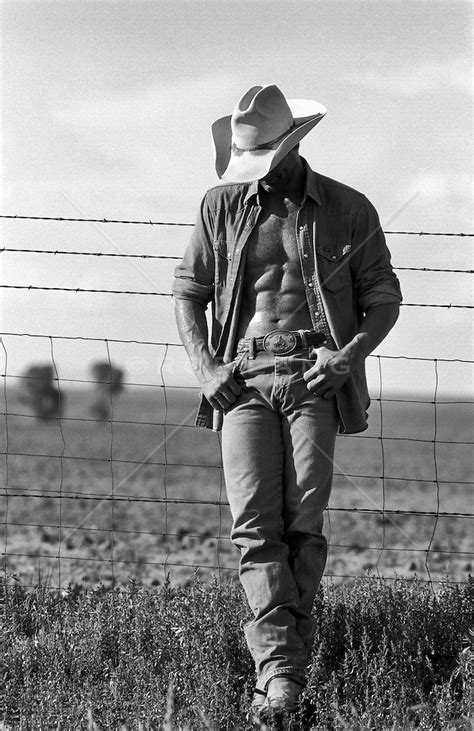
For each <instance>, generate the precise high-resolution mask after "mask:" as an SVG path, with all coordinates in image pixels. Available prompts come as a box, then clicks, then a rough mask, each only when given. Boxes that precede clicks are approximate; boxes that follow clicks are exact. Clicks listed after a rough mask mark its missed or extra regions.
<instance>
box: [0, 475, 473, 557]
mask: <svg viewBox="0 0 474 731" xmlns="http://www.w3.org/2000/svg"><path fill="white" fill-rule="evenodd" d="M193 466H195V465H193ZM346 476H347V477H350V475H346ZM377 479H381V478H380V477H378V478H377ZM389 479H390V478H389ZM15 489H18V488H15V487H13V488H10V489H9V491H8V497H9V498H12V497H23V498H24V497H28V498H30V499H46V498H48V499H50V500H73V501H74V502H77V501H79V500H87V501H97V502H101V503H109V502H121V503H154V504H158V505H168V504H173V505H195V506H197V505H208V506H211V505H213V506H216V507H226V508H227V507H228V506H229V502H228V501H227V500H217V499H216V500H211V499H208V500H204V499H203V498H199V499H198V498H196V499H191V498H179V497H170V496H169V495H167V496H166V497H157V496H155V495H133V494H130V495H126V494H123V493H121V494H120V495H117V494H115V495H111V494H110V493H109V494H107V493H99V494H90V493H85V492H77V491H76V492H65V491H62V490H59V489H58V490H50V489H47V488H46V489H44V490H43V492H36V493H33V492H30V491H29V490H26V489H25V490H23V489H21V488H20V489H21V492H13V491H12V490H15ZM1 494H2V493H1V492H0V495H1ZM326 510H327V511H328V512H330V513H331V512H332V513H360V514H363V515H418V516H423V517H426V518H436V516H438V517H441V518H462V519H467V520H472V519H474V513H461V512H458V511H456V512H455V511H446V512H443V511H437V510H414V509H413V510H403V509H398V510H396V509H395V508H393V509H389V508H358V507H355V506H352V507H350V508H344V507H337V506H331V507H329V508H326ZM144 532H145V533H147V531H144ZM473 555H474V552H473Z"/></svg>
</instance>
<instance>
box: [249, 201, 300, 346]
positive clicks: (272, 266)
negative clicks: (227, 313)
mask: <svg viewBox="0 0 474 731" xmlns="http://www.w3.org/2000/svg"><path fill="white" fill-rule="evenodd" d="M261 202H262V212H261V213H260V216H259V219H258V223H257V226H256V227H255V229H254V231H253V232H252V235H251V236H250V239H249V242H248V251H247V260H246V266H245V276H244V289H243V295H242V305H241V311H240V317H239V326H238V333H237V336H238V337H260V336H262V335H265V334H266V333H268V332H270V331H271V330H277V329H284V330H301V329H304V330H311V329H312V323H311V318H310V315H309V310H308V306H307V302H306V294H305V288H304V283H303V278H302V275H301V264H300V259H299V254H298V245H297V240H296V216H297V213H298V210H299V206H298V205H297V203H296V202H295V201H294V200H291V199H290V198H283V197H281V196H277V195H271V194H268V193H265V194H262V196H261Z"/></svg>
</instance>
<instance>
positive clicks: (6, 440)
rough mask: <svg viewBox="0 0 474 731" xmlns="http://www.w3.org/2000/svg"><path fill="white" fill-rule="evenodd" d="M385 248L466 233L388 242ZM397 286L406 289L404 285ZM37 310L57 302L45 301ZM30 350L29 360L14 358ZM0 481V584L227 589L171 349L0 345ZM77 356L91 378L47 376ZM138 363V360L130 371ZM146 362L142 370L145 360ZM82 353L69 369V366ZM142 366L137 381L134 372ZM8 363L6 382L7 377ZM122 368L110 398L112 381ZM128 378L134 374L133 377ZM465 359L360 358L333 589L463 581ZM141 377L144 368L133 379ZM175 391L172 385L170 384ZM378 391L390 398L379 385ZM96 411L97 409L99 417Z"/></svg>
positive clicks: (206, 463)
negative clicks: (366, 411)
mask: <svg viewBox="0 0 474 731" xmlns="http://www.w3.org/2000/svg"><path fill="white" fill-rule="evenodd" d="M2 218H10V219H16V220H17V221H19V220H30V221H38V220H40V221H44V222H56V223H57V222H59V223H61V222H65V221H68V222H70V223H77V224H80V225H83V226H85V225H86V224H90V223H94V224H95V225H98V226H102V225H105V224H120V225H124V226H125V225H127V226H163V227H169V226H189V224H179V223H172V222H157V221H154V222H152V221H120V220H107V219H101V220H100V219H63V218H53V217H34V216H2ZM386 234H387V235H390V236H397V235H398V236H428V235H429V236H442V237H447V236H452V237H468V236H469V237H472V236H473V234H463V233H459V234H453V233H440V232H429V233H428V232H413V231H387V232H386ZM2 252H3V253H4V254H8V253H12V254H15V255H20V254H21V255H22V256H44V257H51V258H53V259H56V257H72V260H73V261H74V260H75V259H76V258H79V257H97V258H102V259H108V258H112V257H113V258H116V259H125V260H126V259H131V260H134V259H141V260H147V259H151V260H158V262H159V263H160V265H161V262H165V261H169V262H171V261H172V260H175V259H179V258H180V257H178V256H167V255H164V254H163V255H155V254H144V253H132V254H130V253H125V252H120V253H114V252H110V251H106V252H103V251H80V250H69V249H65V248H63V249H51V248H35V249H32V248H26V247H18V248H14V247H7V246H5V247H3V248H2ZM397 269H398V270H399V271H401V272H402V271H417V272H423V273H425V272H435V273H436V272H443V273H445V272H448V273H450V274H452V275H456V276H467V275H472V270H470V269H463V268H448V269H442V268H430V267H397ZM401 276H403V275H401ZM1 288H2V289H4V290H11V289H21V290H23V289H25V290H29V291H30V292H32V291H36V292H38V291H41V292H51V293H52V292H71V293H72V292H74V293H77V294H78V295H82V294H84V293H89V294H91V293H100V294H107V295H110V296H112V295H128V296H134V297H140V298H145V297H146V298H148V297H156V298H163V297H164V298H168V297H170V293H169V291H166V290H165V289H164V288H163V291H156V287H155V288H154V289H152V290H150V291H141V290H134V289H128V288H119V289H109V288H102V287H62V286H61V287H56V286H41V285H40V284H37V283H34V282H31V283H30V282H27V283H19V284H9V285H7V284H2V285H1ZM50 296H55V295H53V294H51V295H50ZM404 307H411V308H430V309H431V308H435V311H436V308H443V309H450V310H453V311H456V310H461V309H465V310H469V309H472V306H470V305H465V304H462V303H451V302H449V303H422V302H407V303H405V304H404ZM26 344H28V351H26V350H25V347H26ZM20 345H21V349H20V350H21V353H23V355H22V358H24V353H25V352H28V355H29V359H30V360H33V361H35V362H36V361H39V360H40V359H41V360H42V361H47V362H48V363H49V365H50V367H51V369H52V370H51V384H52V386H53V391H54V392H55V393H56V397H55V398H56V404H55V408H56V411H55V410H54V408H53V409H52V411H51V413H50V414H49V415H48V414H46V415H45V414H43V416H42V417H41V418H38V415H37V414H35V412H34V409H33V408H32V404H31V399H28V397H27V395H25V393H26V390H25V385H26V384H27V383H30V384H31V383H32V382H34V381H35V380H38V381H43V380H44V374H41V373H40V374H38V373H37V372H32V371H30V372H25V371H24V369H23V368H21V367H20V365H19V364H20V362H23V361H22V359H21V358H19V357H18V352H20V351H19V350H18V348H19V346H20ZM1 350H2V352H3V363H4V368H3V373H2V376H3V390H2V394H3V408H2V409H1V416H2V419H3V428H2V455H3V467H4V479H3V486H2V499H3V503H4V510H3V515H4V519H3V525H4V536H3V554H4V561H5V572H6V575H7V577H9V578H11V577H12V576H17V577H19V578H20V579H21V580H22V581H23V582H24V583H37V582H38V581H39V580H41V581H45V580H47V581H48V583H49V585H51V586H59V587H64V586H67V585H68V584H70V583H85V584H93V583H95V582H97V581H102V582H104V583H106V584H120V585H123V584H124V583H126V582H127V581H128V580H142V581H144V582H147V583H150V584H152V585H153V584H157V583H161V582H162V581H163V580H164V579H165V578H166V576H167V575H168V574H170V575H171V578H172V579H176V580H184V579H185V578H186V577H188V576H189V575H190V574H192V573H193V572H194V571H195V570H199V571H200V572H201V574H203V575H207V574H209V573H211V572H215V571H218V572H219V574H220V575H227V574H230V575H233V574H234V573H235V571H236V568H237V556H236V552H235V550H234V549H233V548H232V546H231V544H230V541H229V538H228V534H229V527H230V518H229V511H228V504H227V501H226V497H225V485H224V478H223V473H222V466H221V452H220V436H219V435H218V434H214V433H209V432H207V431H206V432H204V431H202V430H196V429H194V428H193V419H194V413H195V409H196V404H197V390H196V388H195V387H194V386H193V385H189V384H190V383H192V381H190V380H189V378H187V377H186V376H185V375H183V374H181V375H179V374H178V368H179V364H181V363H183V362H184V361H185V354H184V351H183V350H182V346H181V345H180V344H179V343H178V342H170V341H169V339H166V338H163V339H156V340H146V339H140V338H136V339H125V338H100V337H97V338H94V337H87V336H83V335H78V334H75V333H70V334H67V335H52V334H47V333H32V332H4V333H2V349H1ZM58 352H59V353H60V356H61V357H62V358H65V357H66V356H67V359H68V360H69V361H71V362H78V361H80V360H81V358H83V355H84V353H87V354H88V357H89V359H90V358H91V357H92V358H93V359H94V360H95V361H96V362H101V363H102V365H103V366H104V367H105V370H103V373H105V376H104V375H102V376H100V375H99V377H97V373H96V374H95V375H94V374H92V375H91V376H90V377H88V378H85V377H78V376H77V373H74V372H73V373H72V375H71V377H68V376H67V375H64V372H63V371H62V369H61V365H60V363H59V360H60V358H58ZM137 353H138V356H137ZM144 353H146V357H145V358H144V357H143V354H144ZM81 354H82V355H81ZM145 361H146V362H147V363H153V364H154V367H153V368H151V369H148V371H147V373H148V372H150V373H152V374H154V377H152V378H147V377H146V374H147V373H145V375H144V371H143V369H142V370H141V371H140V368H139V367H138V366H139V365H140V363H142V364H143V363H144V362H145ZM12 363H13V367H12ZM124 364H125V380H124V382H123V389H122V390H120V389H118V390H117V389H114V388H112V386H111V383H110V381H111V379H110V376H107V373H109V374H111V373H112V372H113V369H114V368H115V367H116V366H117V365H118V366H122V365H124ZM137 364H138V366H137ZM460 368H461V369H468V368H472V360H466V359H460V358H436V359H430V358H421V357H417V356H415V355H411V354H400V355H396V356H385V355H384V356H370V358H369V371H370V373H371V391H372V393H371V395H372V401H373V405H372V407H371V425H370V428H369V430H368V431H367V432H364V433H363V434H360V435H355V436H351V437H341V438H340V439H339V440H338V448H337V452H336V458H335V479H334V489H333V497H332V502H331V505H330V507H329V509H328V510H327V519H326V533H327V536H328V541H329V558H328V566H327V577H328V579H329V580H333V581H338V580H343V579H346V578H348V577H353V576H357V575H360V574H361V573H364V572H366V571H370V572H371V575H373V576H374V577H379V576H385V577H387V578H393V577H394V576H395V575H405V576H407V577H412V576H414V575H417V576H418V577H419V578H422V579H425V580H427V581H440V580H443V578H444V577H445V576H448V575H449V577H450V578H451V579H452V580H455V581H462V580H464V579H465V578H466V576H467V574H468V573H470V571H471V566H472V563H471V562H472V556H473V553H474V552H473V549H472V543H471V539H470V529H471V528H472V518H473V514H472V513H471V512H469V510H468V508H467V507H466V506H468V505H469V494H470V490H471V487H472V484H473V481H472V475H471V474H470V461H471V450H472V443H473V441H472V434H471V432H470V419H469V416H470V414H469V411H470V409H471V407H472V402H471V401H469V400H467V399H465V398H464V397H462V398H459V397H457V396H456V397H453V396H452V395H451V392H450V389H447V390H448V393H447V394H446V393H445V390H446V389H445V386H446V385H449V386H451V380H452V379H453V378H454V377H455V374H456V373H457V372H458V371H459V369H460ZM145 370H146V369H145ZM415 371H416V372H417V374H418V378H419V377H420V374H421V377H422V378H424V379H425V380H426V381H427V380H428V379H429V378H431V379H432V384H433V385H432V388H431V389H430V391H429V392H426V389H425V393H424V395H423V397H418V396H416V395H409V394H408V395H406V396H404V395H402V396H400V394H398V393H391V392H390V390H389V389H390V384H393V382H394V379H393V375H394V373H397V377H399V378H400V379H401V381H402V382H407V380H409V379H410V377H411V376H412V375H413V373H414V372H415ZM180 379H181V380H180ZM387 383H388V386H387V385H386V384H387ZM98 402H99V404H100V405H101V410H100V409H99V410H98V408H97V403H98Z"/></svg>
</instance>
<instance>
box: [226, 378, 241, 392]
mask: <svg viewBox="0 0 474 731" xmlns="http://www.w3.org/2000/svg"><path fill="white" fill-rule="evenodd" d="M227 385H228V386H229V388H230V390H231V391H232V393H233V394H234V395H235V396H238V395H239V394H240V393H242V387H241V386H240V385H239V384H238V383H237V381H229V383H228V384H227Z"/></svg>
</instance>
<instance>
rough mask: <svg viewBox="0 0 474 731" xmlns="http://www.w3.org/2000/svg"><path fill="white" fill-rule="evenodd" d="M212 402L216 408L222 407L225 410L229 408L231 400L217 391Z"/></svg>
mask: <svg viewBox="0 0 474 731" xmlns="http://www.w3.org/2000/svg"><path fill="white" fill-rule="evenodd" d="M211 404H212V406H213V407H214V408H215V409H222V410H223V411H225V410H226V409H228V408H229V405H230V404H229V401H228V400H227V399H226V398H225V396H223V395H222V394H221V393H216V395H215V396H214V398H213V399H212V401H211Z"/></svg>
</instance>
